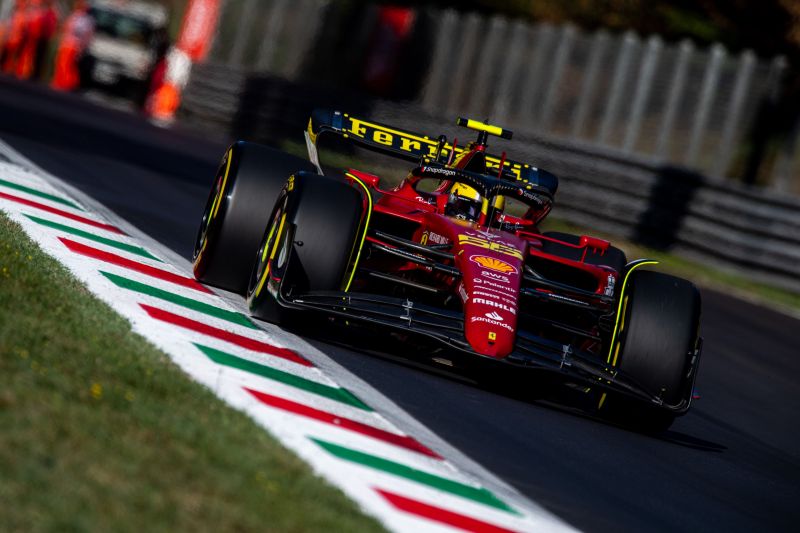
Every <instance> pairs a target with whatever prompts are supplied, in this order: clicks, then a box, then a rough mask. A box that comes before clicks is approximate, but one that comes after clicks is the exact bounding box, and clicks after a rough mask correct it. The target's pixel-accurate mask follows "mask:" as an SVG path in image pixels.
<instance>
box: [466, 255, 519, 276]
mask: <svg viewBox="0 0 800 533" xmlns="http://www.w3.org/2000/svg"><path fill="white" fill-rule="evenodd" d="M469 259H470V261H472V262H473V263H477V264H479V265H480V266H482V267H483V268H486V269H488V270H494V271H495V272H502V273H503V274H509V273H511V272H513V273H515V274H516V273H517V269H516V268H515V267H514V266H513V265H509V264H508V263H506V262H505V261H502V260H500V259H496V258H494V257H488V256H485V255H473V256H472V257H470V258H469Z"/></svg>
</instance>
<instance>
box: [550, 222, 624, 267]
mask: <svg viewBox="0 0 800 533" xmlns="http://www.w3.org/2000/svg"><path fill="white" fill-rule="evenodd" d="M542 235H544V236H545V237H550V238H551V239H556V240H559V241H562V242H566V243H568V244H574V245H578V244H580V242H581V238H580V236H578V235H573V234H571V233H562V232H560V231H546V232H544V233H543V234H542ZM542 251H543V252H545V253H548V254H552V255H557V256H559V257H563V258H565V259H570V260H572V261H580V260H581V258H582V257H583V249H576V248H572V247H570V246H564V245H563V244H559V243H557V242H551V241H543V242H542ZM584 262H585V263H587V264H589V265H605V266H609V267H611V268H613V269H614V270H615V271H617V272H622V271H623V270H625V265H626V264H627V263H628V260H627V258H626V257H625V252H623V251H622V250H620V249H619V248H615V247H614V246H609V247H608V250H606V251H605V253H601V252H598V251H595V250H592V249H591V248H588V249H587V250H586V258H585V259H584Z"/></svg>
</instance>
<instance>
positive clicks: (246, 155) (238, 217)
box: [193, 141, 313, 294]
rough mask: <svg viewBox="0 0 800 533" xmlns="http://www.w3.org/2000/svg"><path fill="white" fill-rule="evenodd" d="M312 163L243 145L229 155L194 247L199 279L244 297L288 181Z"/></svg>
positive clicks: (215, 182)
mask: <svg viewBox="0 0 800 533" xmlns="http://www.w3.org/2000/svg"><path fill="white" fill-rule="evenodd" d="M311 169H313V166H312V165H311V163H309V162H308V161H305V160H303V159H300V158H299V157H295V156H293V155H290V154H287V153H285V152H281V151H279V150H275V149H272V148H269V147H267V146H261V145H258V144H252V143H247V142H243V141H239V142H237V143H235V144H234V145H232V146H231V147H230V149H229V150H228V151H227V152H226V153H225V157H224V158H223V159H222V163H220V167H219V169H218V170H217V175H216V178H215V180H214V185H213V187H212V189H211V193H210V194H209V196H208V201H207V202H206V208H205V211H204V212H203V219H202V221H201V223H200V229H199V230H198V232H197V239H196V241H195V247H194V257H193V261H194V275H195V277H196V278H197V279H198V280H200V281H202V282H203V283H207V284H209V285H214V286H217V287H220V288H222V289H225V290H229V291H233V292H238V293H240V294H242V293H244V292H245V290H246V289H247V282H248V280H249V277H250V271H251V270H252V268H253V264H254V263H255V253H256V250H257V249H258V244H259V242H260V241H261V237H262V236H263V234H264V228H265V227H266V225H267V221H268V220H269V214H270V210H271V209H272V206H273V205H275V200H276V199H277V197H278V194H279V193H280V191H281V189H282V188H283V185H284V183H285V182H286V179H287V178H288V177H289V176H290V175H291V174H294V173H295V172H297V171H299V170H311Z"/></svg>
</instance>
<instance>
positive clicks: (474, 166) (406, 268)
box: [194, 110, 702, 428]
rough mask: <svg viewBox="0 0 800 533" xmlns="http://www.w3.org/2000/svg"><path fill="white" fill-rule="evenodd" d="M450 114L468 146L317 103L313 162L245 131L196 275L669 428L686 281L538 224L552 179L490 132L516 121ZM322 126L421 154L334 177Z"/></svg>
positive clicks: (199, 245) (286, 313)
mask: <svg viewBox="0 0 800 533" xmlns="http://www.w3.org/2000/svg"><path fill="white" fill-rule="evenodd" d="M458 124H459V125H461V126H465V127H467V128H471V129H472V130H476V131H477V139H476V140H475V141H474V142H470V143H468V144H466V146H461V147H460V146H457V142H456V141H454V142H453V143H449V142H448V141H447V139H446V138H445V136H439V137H438V138H432V137H429V136H426V135H422V134H418V133H412V132H408V131H403V130H400V129H397V128H393V127H389V126H386V125H382V124H378V123H375V122H371V121H368V120H363V119H360V118H356V117H353V116H350V115H348V114H347V113H342V112H339V111H327V110H317V111H315V112H314V113H313V114H312V117H311V119H310V121H309V124H308V128H307V130H306V132H305V137H306V145H307V147H308V152H309V160H310V161H306V160H304V159H300V158H297V157H295V156H292V155H289V154H287V153H284V152H282V151H278V150H275V149H272V148H268V147H265V146H261V145H256V144H251V143H246V142H238V143H235V144H234V145H233V146H231V148H230V149H229V150H228V151H227V153H226V154H225V156H224V158H223V159H222V164H221V165H220V167H219V171H218V173H217V176H216V179H215V181H214V185H213V188H212V190H211V194H210V195H209V199H208V203H207V206H206V209H205V213H204V215H203V219H202V223H201V226H200V230H199V232H198V236H197V240H196V244H195V252H194V274H195V276H196V278H197V279H198V280H200V281H201V282H204V283H207V284H210V285H214V286H217V287H221V288H223V289H226V290H230V291H234V292H238V293H241V294H245V295H246V297H247V302H248V305H249V309H250V312H251V313H252V315H253V316H255V317H256V318H259V319H263V320H267V321H270V322H274V323H277V324H287V323H288V322H289V321H291V320H295V319H296V318H297V317H298V316H300V315H303V316H304V317H305V316H308V318H309V319H315V318H321V317H322V316H324V317H326V319H325V320H326V321H328V322H330V321H336V320H338V321H339V323H340V325H341V327H342V328H349V327H352V326H353V325H357V324H361V325H362V326H363V325H364V324H366V325H368V326H377V327H378V328H380V330H381V331H387V332H393V333H394V335H395V336H397V333H398V332H399V333H400V334H402V335H407V336H409V337H410V336H414V337H424V338H427V339H431V340H433V341H435V342H434V343H433V344H434V345H438V346H446V347H447V349H448V350H449V351H451V352H452V353H454V354H456V356H457V357H461V358H466V359H468V360H472V361H474V362H480V363H489V364H491V365H495V366H497V365H501V366H505V367H509V368H511V367H514V368H516V369H518V371H519V372H523V371H538V375H543V374H544V375H547V376H550V377H554V378H556V381H557V382H558V383H560V384H564V385H566V386H567V387H568V388H571V389H573V390H580V391H581V393H582V394H585V395H587V397H590V398H591V402H590V404H591V405H592V406H593V408H594V409H596V410H597V411H598V412H599V413H600V414H605V415H608V416H609V417H611V418H618V419H625V420H627V421H633V422H635V423H636V424H639V425H643V426H644V427H659V428H664V427H667V426H668V425H669V424H670V423H671V422H672V420H673V419H674V418H675V416H677V415H681V414H684V413H686V411H687V410H688V409H689V406H690V404H691V401H692V389H693V384H694V380H695V377H696V375H697V369H698V364H699V358H700V352H701V344H702V339H701V338H700V337H699V335H698V330H699V317H700V297H699V293H698V291H697V289H696V288H695V287H694V285H692V284H691V283H690V282H688V281H686V280H683V279H680V278H676V277H673V276H670V275H666V274H663V273H659V272H655V271H652V270H649V269H646V268H644V267H648V266H651V265H654V264H655V263H656V262H655V261H649V260H638V261H632V262H627V260H626V257H625V254H624V253H623V252H622V250H620V249H618V248H615V247H613V246H611V245H610V243H609V242H608V241H606V240H602V239H599V238H594V237H590V236H585V235H571V234H566V233H555V232H550V233H548V232H544V233H543V232H541V231H540V230H539V228H538V225H539V223H540V222H541V221H542V220H543V219H544V217H545V216H546V215H547V214H548V213H549V211H550V209H551V207H552V205H553V199H554V195H555V193H556V189H557V187H558V180H557V178H556V177H555V176H554V175H553V174H551V173H549V172H546V171H545V170H541V169H537V168H535V167H534V166H532V165H529V164H525V163H520V162H517V161H513V160H510V159H507V158H506V156H505V152H503V153H502V155H500V156H496V155H491V154H490V153H488V151H487V147H488V139H489V136H490V135H494V136H498V137H500V138H504V139H510V138H511V136H512V133H511V132H510V131H508V130H505V129H502V128H499V127H496V126H492V125H489V124H485V123H482V122H478V121H473V120H466V119H458ZM326 136H328V137H329V136H334V137H337V138H338V140H339V142H344V143H345V146H347V145H348V143H355V144H356V145H358V146H361V147H365V148H368V149H370V150H374V151H378V152H380V153H382V154H385V155H389V156H392V157H394V158H399V159H402V160H406V161H409V162H410V163H411V164H408V167H411V168H409V169H408V170H407V174H406V175H405V177H404V179H403V180H402V181H401V182H400V184H399V185H397V186H394V187H391V188H390V187H386V188H383V187H381V179H382V178H381V177H379V176H377V175H374V174H371V173H369V172H367V170H368V169H363V168H362V169H356V168H348V169H346V170H343V171H342V173H341V175H336V173H331V172H330V171H329V170H328V169H327V167H324V166H322V165H321V164H320V161H319V151H318V149H317V145H318V143H319V141H320V139H321V138H323V137H326ZM323 171H325V172H323ZM511 204H514V205H515V206H516V208H514V209H511V208H510V207H509V206H510V205H511ZM304 321H307V320H306V319H305V318H304Z"/></svg>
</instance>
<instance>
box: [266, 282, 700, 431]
mask: <svg viewBox="0 0 800 533" xmlns="http://www.w3.org/2000/svg"><path fill="white" fill-rule="evenodd" d="M277 297H278V302H279V303H280V304H281V305H283V306H285V307H289V308H293V309H297V310H306V311H316V312H321V313H324V314H326V315H329V316H337V317H342V318H347V319H348V320H354V321H359V322H363V323H368V324H373V325H376V326H384V327H390V328H393V329H394V330H400V331H405V332H408V333H413V334H416V335H420V336H423V337H427V338H430V339H433V340H435V341H437V342H439V343H442V344H444V345H446V346H448V347H450V348H452V349H454V350H455V351H456V352H457V353H460V354H462V355H465V356H471V357H474V358H479V359H480V360H482V362H485V363H486V364H494V365H507V366H510V367H517V368H525V369H531V370H538V371H545V372H549V373H551V374H553V375H556V376H558V377H560V378H561V379H562V380H565V381H572V382H580V383H582V384H585V385H586V386H589V387H592V388H597V389H601V390H603V391H606V392H613V393H617V394H621V395H625V396H627V397H630V398H634V399H637V400H639V401H642V402H645V403H648V404H651V405H653V406H655V407H658V408H661V409H665V410H667V411H670V412H672V413H673V414H676V415H681V414H684V413H685V412H686V411H688V410H689V407H690V405H691V402H692V391H693V389H694V381H695V378H696V375H697V368H698V365H699V363H700V353H701V349H700V348H701V347H700V346H698V347H697V349H696V350H695V352H694V353H693V354H691V361H690V364H689V368H688V370H687V376H686V378H687V379H686V386H685V390H684V391H682V392H683V394H682V396H681V400H680V402H678V403H677V404H676V405H668V404H665V403H664V402H663V401H662V400H661V399H660V398H659V397H658V396H656V395H655V394H653V393H652V392H651V391H648V390H646V389H645V388H643V387H642V386H641V385H639V384H638V383H637V382H636V380H634V379H633V378H632V377H630V376H628V375H626V374H625V373H624V372H622V371H620V370H619V369H616V368H614V367H609V365H607V364H606V363H605V362H603V361H602V360H600V359H599V358H598V357H597V356H596V355H594V354H591V353H588V352H582V351H580V350H578V349H576V348H575V347H574V346H571V345H568V344H561V343H559V342H555V341H552V340H549V339H546V338H543V337H540V336H537V335H533V334H531V333H528V332H524V331H518V332H517V342H516V346H515V350H514V351H513V352H512V353H511V354H510V355H508V356H507V357H505V358H503V359H499V360H498V359H494V358H490V357H486V356H484V355H481V354H479V353H477V352H475V351H474V350H473V349H472V347H471V346H470V345H469V344H468V343H467V341H466V339H465V338H464V334H463V331H464V316H463V314H462V313H459V312H454V311H449V310H444V309H439V308H435V307H432V306H426V305H420V304H416V303H414V302H412V301H410V300H405V299H401V298H393V297H389V296H382V295H376V294H367V293H350V292H348V293H345V292H322V291H320V292H312V293H307V294H302V295H298V296H286V295H283V294H281V293H279V294H278V295H277Z"/></svg>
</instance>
